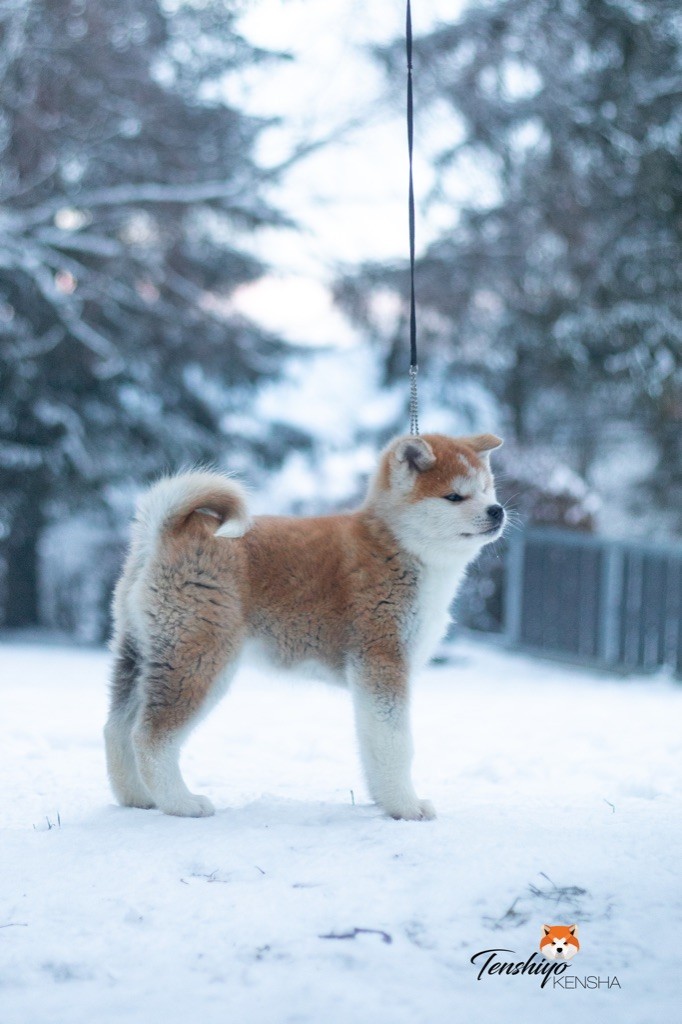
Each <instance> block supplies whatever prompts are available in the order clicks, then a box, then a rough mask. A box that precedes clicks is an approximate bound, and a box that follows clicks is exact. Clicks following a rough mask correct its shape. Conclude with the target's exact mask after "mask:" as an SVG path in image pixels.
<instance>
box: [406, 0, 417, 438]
mask: <svg viewBox="0 0 682 1024" xmlns="http://www.w3.org/2000/svg"><path fill="white" fill-rule="evenodd" d="M405 43H406V51H407V151H408V156H409V163H410V189H409V203H408V205H409V220H410V434H414V435H417V434H419V403H418V399H417V374H418V372H419V364H418V363H417V312H416V303H415V298H414V183H413V180H412V143H413V138H414V128H413V123H412V121H413V118H412V11H411V9H410V0H407V18H406V22H405Z"/></svg>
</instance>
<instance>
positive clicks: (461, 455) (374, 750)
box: [105, 434, 505, 819]
mask: <svg viewBox="0 0 682 1024" xmlns="http://www.w3.org/2000/svg"><path fill="white" fill-rule="evenodd" d="M501 444H502V442H501V441H500V440H499V438H497V437H494V436H493V435H492V434H481V435H478V436H476V437H463V438H450V437H445V436H443V435H441V434H427V435H424V436H418V437H399V438H397V439H396V440H394V441H393V442H391V444H389V445H388V447H387V448H386V449H385V451H384V452H383V454H382V456H381V460H380V463H379V467H378V471H377V473H376V475H375V477H374V479H373V480H372V481H371V483H370V486H369V491H368V494H367V498H366V500H365V502H364V504H363V505H362V506H361V507H360V508H359V509H357V510H356V511H354V512H349V513H344V514H339V515H330V516H322V517H316V518H300V519H297V518H287V517H280V516H258V517H256V518H255V519H254V520H250V519H249V516H248V513H247V509H246V504H245V500H244V495H243V493H242V490H241V488H240V487H239V486H238V485H237V484H236V483H235V482H234V481H233V480H231V479H229V478H227V477H225V476H222V475H220V474H218V473H210V472H195V473H186V474H182V475H179V476H175V477H170V478H168V479H164V480H161V481H160V482H159V483H157V484H155V485H154V486H153V487H152V488H151V489H150V490H149V491H148V492H147V493H146V494H145V495H144V496H143V497H142V499H141V500H140V502H139V505H138V508H137V515H136V519H135V523H134V528H133V540H132V545H131V549H130V553H129V556H128V559H127V562H126V565H125V567H124V570H123V574H122V577H121V579H120V581H119V583H118V586H117V588H116V593H115V597H114V620H115V630H114V641H113V647H114V651H115V655H116V661H115V669H114V677H113V685H112V690H111V708H110V714H109V719H108V721H107V725H106V727H105V740H106V752H107V765H108V771H109V778H110V780H111V785H112V788H113V791H114V794H115V795H116V798H117V800H118V801H119V802H120V803H121V804H124V805H125V806H128V807H158V808H160V809H161V810H162V811H164V812H165V813H166V814H177V815H188V816H193V817H201V816H204V815H209V814H212V813H213V807H212V806H211V803H210V801H209V800H207V798H206V797H204V796H197V795H195V794H193V793H190V791H189V790H188V789H187V787H186V785H185V783H184V781H183V779H182V776H181V774H180V769H179V766H178V759H179V752H180V746H181V744H182V742H183V740H184V739H185V738H186V737H187V735H188V734H189V732H190V730H191V729H192V728H193V726H194V725H195V724H196V722H197V721H198V720H199V719H200V718H201V717H202V716H203V715H204V714H206V712H207V711H208V710H209V709H210V708H211V707H212V706H213V705H214V704H215V702H216V701H217V700H218V699H219V698H220V697H221V696H222V695H223V693H224V692H225V691H226V690H227V688H228V686H229V683H230V681H231V679H232V677H233V675H234V673H235V671H236V668H237V665H238V663H239V660H240V657H241V655H242V652H244V651H245V649H248V648H250V647H251V648H254V647H255V648H257V649H258V651H259V653H260V654H264V655H265V656H266V657H267V658H268V660H269V662H270V663H272V664H273V665H274V666H275V667H277V668H292V669H296V668H302V667H306V668H310V667H312V668H313V669H314V670H315V671H316V672H317V673H318V674H319V675H321V676H324V677H327V678H331V679H332V680H336V681H339V682H342V683H344V684H346V685H347V686H348V687H349V689H350V691H351V694H352V697H353V704H354V710H355V719H356V726H357V736H358V742H359V747H360V755H361V759H362V764H363V767H364V772H365V776H366V779H367V784H368V787H369V791H370V794H371V796H372V798H373V799H374V800H375V801H376V803H377V804H378V805H379V806H380V807H381V808H383V810H384V811H385V812H386V813H387V814H389V815H391V816H392V817H393V818H407V819H425V818H433V817H434V815H435V812H434V809H433V807H432V805H431V804H430V803H429V801H427V800H421V799H419V797H418V796H417V794H416V793H415V791H414V788H413V785H412V779H411V768H410V764H411V760H412V743H411V738H410V723H409V698H410V684H411V679H412V677H413V676H414V674H415V672H416V671H417V669H419V668H420V667H421V666H422V665H423V664H424V662H425V661H426V659H427V658H428V657H429V655H430V654H431V653H432V651H433V648H434V645H435V644H436V643H437V642H438V641H439V640H440V638H441V637H442V636H443V633H444V631H445V629H446V626H447V623H448V609H449V607H450V603H451V602H452V599H453V597H454V595H455V592H456V590H457V587H458V585H459V583H460V581H461V579H462V576H463V574H464V571H465V569H466V567H467V565H468V564H469V563H470V562H471V561H472V559H473V558H474V557H475V556H476V554H477V553H478V552H479V551H480V549H481V548H482V547H483V545H484V544H488V543H490V542H491V541H493V540H495V539H496V538H497V537H499V536H500V534H501V533H502V529H503V526H504V521H505V513H504V509H503V508H502V506H501V505H500V504H498V502H497V499H496V497H495V489H494V483H493V477H492V474H491V471H490V465H489V458H490V453H491V451H493V450H494V449H495V448H498V447H499V445H501Z"/></svg>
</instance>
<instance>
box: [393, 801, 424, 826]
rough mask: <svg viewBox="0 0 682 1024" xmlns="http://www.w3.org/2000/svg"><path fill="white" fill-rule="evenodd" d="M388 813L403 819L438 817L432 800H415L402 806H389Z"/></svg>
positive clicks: (420, 819)
mask: <svg viewBox="0 0 682 1024" xmlns="http://www.w3.org/2000/svg"><path fill="white" fill-rule="evenodd" d="M386 813H387V814H390V816H391V817H392V818H395V819H396V820H403V821H432V820H433V819H434V818H435V817H436V810H435V808H434V806H433V804H432V803H431V801H430V800H414V801H410V802H409V803H406V804H405V805H401V806H400V807H395V808H394V807H390V808H388V807H387V808H386Z"/></svg>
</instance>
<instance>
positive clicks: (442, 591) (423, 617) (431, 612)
mask: <svg viewBox="0 0 682 1024" xmlns="http://www.w3.org/2000/svg"><path fill="white" fill-rule="evenodd" d="M468 562H469V559H462V560H457V561H454V560H453V561H447V562H446V563H445V564H444V565H425V566H424V567H423V568H422V570H421V572H420V577H419V583H418V586H417V596H416V603H415V608H414V614H413V615H412V616H411V618H410V623H409V625H408V628H407V631H406V636H405V646H406V650H407V653H408V657H409V660H410V664H411V665H412V667H413V668H414V669H419V668H421V667H422V666H423V665H424V664H425V663H426V661H428V659H429V658H430V657H431V655H432V654H433V653H434V650H435V648H436V646H437V644H438V641H439V640H442V638H443V636H444V635H445V632H446V630H447V627H448V623H449V621H450V605H451V604H452V601H453V599H454V597H455V594H456V593H457V589H458V587H459V585H460V583H461V581H462V579H463V577H464V571H465V569H466V567H467V564H468Z"/></svg>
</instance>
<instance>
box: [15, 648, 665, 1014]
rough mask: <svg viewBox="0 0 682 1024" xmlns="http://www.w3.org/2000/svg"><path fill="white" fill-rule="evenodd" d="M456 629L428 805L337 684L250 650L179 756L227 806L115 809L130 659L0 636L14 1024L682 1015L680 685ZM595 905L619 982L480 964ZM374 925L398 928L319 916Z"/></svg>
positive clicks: (590, 913) (434, 705)
mask: <svg viewBox="0 0 682 1024" xmlns="http://www.w3.org/2000/svg"><path fill="white" fill-rule="evenodd" d="M447 650H448V653H449V658H448V661H447V663H445V664H442V665H439V666H432V667H430V668H429V669H428V670H426V671H425V672H424V673H423V677H422V678H421V679H420V680H419V683H418V685H417V687H416V690H415V698H414V721H415V741H416V750H417V757H416V762H415V778H416V781H417V790H418V792H419V794H420V795H421V796H423V797H429V798H432V799H433V801H434V803H435V804H436V807H437V809H438V811H439V818H438V820H437V821H435V822H426V823H422V822H415V823H407V822H395V821H391V820H388V819H386V818H384V817H383V816H382V815H381V814H380V813H379V811H378V810H377V809H376V808H375V807H374V806H373V805H371V804H369V803H368V801H367V797H366V794H365V791H364V787H363V784H362V781H361V777H360V769H359V764H358V760H357V757H356V753H355V745H354V739H353V730H352V714H351V708H350V702H349V700H348V696H347V694H346V693H345V692H344V691H342V690H340V689H333V688H327V687H325V686H320V685H317V684H314V683H311V682H307V681H303V680H301V681H299V680H293V681H292V680H288V681H287V680H281V679H275V678H271V677H270V676H267V675H263V674H259V673H257V672H255V671H253V670H250V669H245V670H244V671H243V672H242V674H241V676H240V678H239V679H238V681H237V683H236V684H235V686H234V689H233V692H232V693H231V694H230V695H229V696H228V698H227V699H226V700H225V701H224V702H223V703H222V704H221V705H220V707H219V708H218V709H217V710H216V711H214V713H213V715H212V716H211V717H210V718H209V719H208V720H207V721H206V722H205V723H203V724H202V726H201V727H200V728H199V729H198V730H197V732H196V733H195V734H194V735H193V737H192V738H191V739H190V741H189V743H188V745H187V749H186V754H185V757H184V769H185V773H186V776H187V779H188V781H189V784H190V786H194V787H195V788H196V789H197V791H199V792H203V793H206V794H207V795H208V796H209V797H210V798H211V799H212V800H213V801H214V803H215V804H216V806H217V808H218V812H217V814H216V816H215V817H213V818H210V819H203V820H193V819H192V820H186V819H176V818H169V817H165V816H163V815H161V814H160V813H158V812H156V811H139V810H130V809H123V808H120V807H117V806H115V805H114V804H113V803H112V798H111V795H110V793H109V790H108V787H107V782H106V777H105V770H104V761H103V750H102V741H101V726H102V723H103V720H104V716H105V708H106V679H107V674H108V669H109V656H108V655H107V654H106V653H104V652H102V651H99V650H83V649H80V650H79V649H71V648H68V647H57V646H42V647H41V646H35V645H34V646H30V645H28V644H26V645H20V644H16V643H15V644H4V645H0V686H1V687H2V689H3V691H4V695H3V711H4V730H3V733H4V737H3V742H2V748H1V753H0V784H1V785H2V789H1V791H2V793H3V801H2V805H1V807H2V810H1V812H0V823H1V824H2V837H1V839H0V878H1V879H2V885H1V886H0V947H1V948H0V1005H1V1006H2V1010H1V1011H0V1019H1V1020H2V1022H3V1024H33V1022H36V1024H37V1022H40V1024H43V1022H46V1021H49V1022H50V1024H62V1022H64V1024H66V1022H68V1024H80V1022H81V1021H82V1022H85V1021H88V1022H90V1021H93V1020H97V1021H98V1024H108V1022H114V1021H123V1020H125V1021H126V1024H138V1022H139V1024H153V1022H156V1021H161V1020H163V1021H165V1022H168V1024H175V1022H178V1024H180V1022H183V1024H184V1022H185V1021H188V1020H199V1021H202V1022H206V1024H213V1022H216V1024H217V1022H224V1021H236V1022H239V1024H251V1022H254V1024H255V1022H257V1024H271V1022H272V1024H284V1022H290V1024H294V1022H296V1024H308V1022H309V1024H318V1022H320V1021H325V1022H328V1024H336V1022H339V1024H340V1022H348V1021H358V1022H369V1021H376V1022H390V1024H403V1022H404V1024H414V1022H428V1024H441V1022H442V1024H446V1022H447V1024H451V1022H452V1021H459V1020H462V1021H469V1020H473V1019H476V1020H477V1021H491V1022H492V1021H501V1020H510V1021H531V1020H540V1019H542V1020H543V1021H544V1020H547V1021H554V1020H556V1021H558V1020H559V1019H562V1020H563V1019H565V1018H566V1015H567V1014H571V1015H572V1014H574V1013H576V1012H577V1013H579V1019H580V1020H581V1022H586V1024H590V1022H592V1021H594V1022H597V1021H600V1022H601V1021H603V1020H618V1021H619V1022H633V1024H644V1022H648V1021H651V1020H662V1019H666V1017H667V1016H669V1017H670V1018H671V1019H672V1017H673V1016H674V1011H673V1007H674V1006H676V999H677V994H678V992H677V987H678V985H679V973H678V968H679V953H678V950H677V945H678V944H677V941H676V938H673V936H675V937H676V933H677V930H678V928H679V924H680V909H681V906H682V890H681V888H680V884H679V864H680V856H681V854H682V850H681V843H680V820H682V819H681V816H680V812H681V810H682V807H681V801H680V785H679V783H680V779H679V774H680V769H679V764H680V752H681V748H682V742H681V740H680V728H679V717H680V710H681V708H682V690H681V689H680V688H679V686H678V685H676V684H674V683H673V682H671V681H670V680H669V679H666V678H665V677H649V678H636V679H628V680H621V679H617V678H614V677H607V676H601V675H598V674H596V673H588V672H584V671H581V670H578V669H573V668H566V667H561V666H557V665H554V664H550V663H544V662H541V661H532V660H530V659H528V658H526V657H524V656H521V655H513V654H509V653H506V652H504V651H502V650H499V649H496V648H491V647H485V646H482V645H478V644H475V643H472V642H470V641H466V642H465V641H459V642H458V643H456V644H455V645H454V646H452V647H450V648H448V649H447ZM353 800H354V802H353ZM49 826H52V827H49ZM550 879H551V882H550ZM531 887H533V889H531ZM533 893H535V894H533ZM543 894H544V895H543ZM512 907H513V910H511V911H510V912H509V913H507V912H508V911H509V908H512ZM505 915H506V916H505ZM574 921H577V922H578V924H579V929H580V938H581V943H582V948H581V951H580V953H579V954H578V956H577V957H576V958H575V959H574V960H573V961H572V962H571V965H570V967H569V969H568V973H569V974H575V975H577V976H579V977H581V978H582V977H584V976H585V975H589V976H599V977H601V978H606V977H610V978H613V977H614V976H616V977H617V978H618V981H619V984H620V986H621V987H620V988H616V987H612V988H608V989H607V988H601V989H599V990H589V989H588V990H582V989H577V990H575V991H569V990H566V989H562V988H552V987H551V985H548V986H546V987H545V988H544V989H541V988H540V984H539V980H538V979H537V978H534V977H530V976H511V977H506V976H484V977H483V978H482V979H481V981H478V980H477V968H475V967H474V966H472V964H471V963H470V962H469V961H470V957H471V956H472V955H474V954H475V953H476V952H478V951H479V950H485V949H491V948H507V949H511V950H514V951H515V954H509V955H507V959H513V960H515V961H516V960H526V959H527V957H528V956H529V955H530V954H531V953H532V952H533V951H535V950H537V947H538V941H539V936H540V931H541V926H542V924H544V923H548V924H559V923H566V924H572V923H573V922H574ZM495 923H497V927H496V926H495ZM355 928H366V929H377V930H379V931H382V932H385V933H387V935H388V936H390V938H391V940H392V941H391V942H387V941H385V940H384V938H383V937H382V935H380V934H378V933H377V934H375V933H373V932H367V933H364V932H361V933H358V934H355V937H353V938H345V939H343V938H324V937H323V936H329V935H341V934H353V930H354V929H355ZM666 936H668V937H669V938H666ZM538 956H539V954H538Z"/></svg>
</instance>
